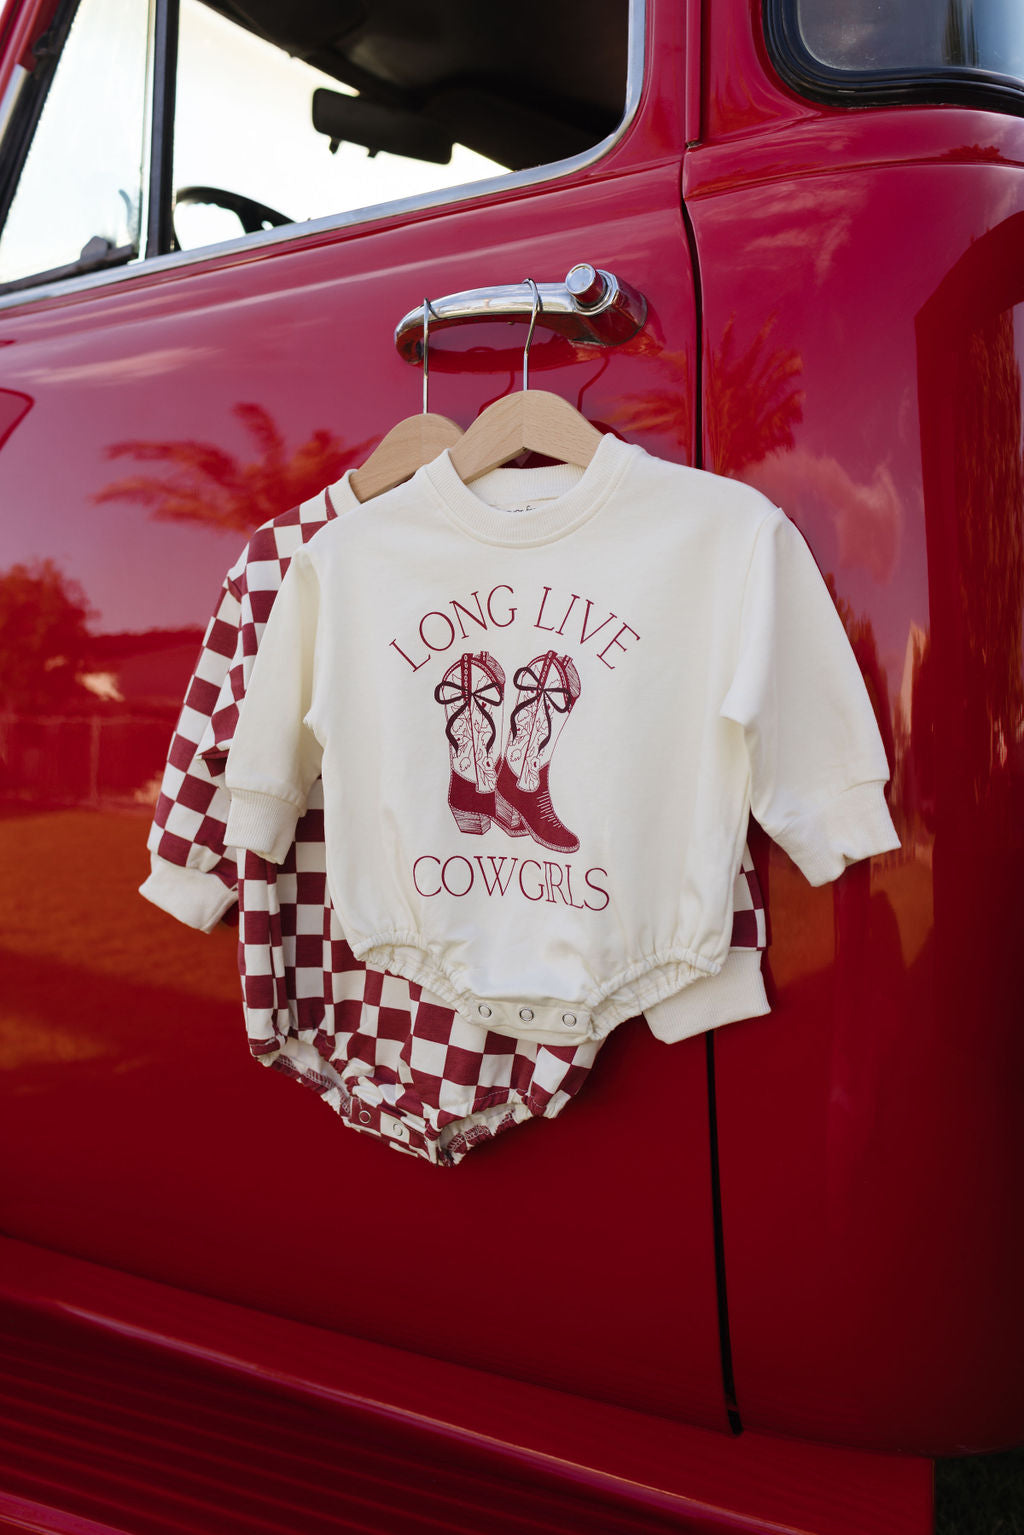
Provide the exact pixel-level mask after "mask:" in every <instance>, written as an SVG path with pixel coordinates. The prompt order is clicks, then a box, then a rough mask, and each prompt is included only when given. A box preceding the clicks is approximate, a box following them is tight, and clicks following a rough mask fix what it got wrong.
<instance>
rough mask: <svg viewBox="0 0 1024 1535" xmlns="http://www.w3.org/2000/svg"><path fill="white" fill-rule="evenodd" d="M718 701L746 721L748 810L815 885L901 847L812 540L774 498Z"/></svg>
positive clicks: (882, 762)
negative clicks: (728, 672)
mask: <svg viewBox="0 0 1024 1535" xmlns="http://www.w3.org/2000/svg"><path fill="white" fill-rule="evenodd" d="M721 713H722V715H723V716H725V718H726V719H730V720H734V721H735V722H736V724H737V725H739V726H740V727H741V728H742V730H743V733H744V737H745V740H746V746H747V752H748V755H749V759H750V785H751V790H750V798H751V808H752V810H753V813H754V815H755V816H756V817H757V819H758V821H759V822H760V823H761V825H762V826H763V827H764V829H765V831H766V832H767V833H768V834H769V836H771V837H773V838H774V839H775V841H776V842H778V843H779V844H780V846H781V847H783V848H784V849H785V851H786V852H787V853H788V854H789V856H790V857H791V858H792V859H793V861H794V863H796V864H797V866H798V867H799V868H800V870H801V871H802V872H803V874H804V875H805V877H806V878H807V880H808V881H809V882H810V883H811V884H812V885H823V884H826V883H827V882H828V881H829V880H833V879H836V878H837V877H838V876H839V875H840V874H841V873H842V872H843V870H844V868H846V866H847V864H850V863H855V862H856V861H857V860H858V859H861V858H868V857H870V856H871V855H872V854H875V853H883V852H888V851H889V850H890V849H892V848H897V847H899V838H898V837H897V835H896V831H895V828H894V826H893V824H892V819H891V817H890V815H889V811H888V808H887V806H886V803H885V799H884V797H883V792H882V791H883V787H884V785H885V783H886V781H887V780H888V777H889V766H888V763H887V761H886V757H885V749H884V747H883V745H882V739H881V736H880V734H879V731H878V726H877V724H876V722H875V716H874V712H873V711H872V708H871V701H870V699H869V698H868V693H867V689H866V687H865V686H864V679H863V678H862V677H861V674H860V669H859V668H858V666H857V662H856V660H855V658H854V655H853V651H852V649H851V647H850V643H849V641H848V639H847V637H846V632H845V630H844V629H843V625H842V622H841V620H840V618H839V614H838V613H837V612H836V609H835V605H834V603H833V601H832V599H831V597H830V596H829V593H828V589H827V587H826V586H825V583H824V581H823V580H822V578H821V575H820V573H819V571H818V568H817V566H816V565H815V563H814V560H813V558H812V557H811V553H810V550H809V549H808V548H807V545H806V544H805V543H804V541H803V539H802V538H801V537H800V534H799V533H798V532H797V530H796V528H795V527H794V526H793V524H792V523H791V522H790V521H789V519H788V518H787V517H785V516H784V515H783V514H782V512H780V511H778V510H777V509H776V510H775V511H774V512H773V513H772V514H771V515H769V516H768V517H766V518H765V520H764V521H763V522H762V524H761V526H760V528H759V529H758V533H757V536H756V539H755V543H754V548H753V552H752V555H751V560H750V566H749V569H748V571H747V577H746V584H745V589H744V594H743V604H742V613H741V621H740V633H739V649H738V659H737V664H736V668H735V672H734V674H733V676H732V679H731V682H730V685H729V689H728V692H727V695H726V698H725V701H724V702H723V704H722V706H721Z"/></svg>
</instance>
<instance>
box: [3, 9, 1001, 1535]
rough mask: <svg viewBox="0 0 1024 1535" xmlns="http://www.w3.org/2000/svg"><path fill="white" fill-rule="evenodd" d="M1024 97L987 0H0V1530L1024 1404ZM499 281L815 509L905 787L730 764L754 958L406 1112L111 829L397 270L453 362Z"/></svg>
mask: <svg viewBox="0 0 1024 1535" xmlns="http://www.w3.org/2000/svg"><path fill="white" fill-rule="evenodd" d="M1022 119H1024V21H1022V20H1020V19H1019V18H1018V16H1017V13H1016V11H1015V10H1014V9H1013V8H1012V7H1003V8H1001V9H999V8H992V9H991V10H990V11H989V10H985V11H982V9H981V8H980V7H978V8H975V7H974V6H973V5H972V4H971V3H970V0H949V3H948V4H945V3H943V4H941V5H940V4H939V3H938V0H927V3H918V4H914V5H911V4H910V3H909V0H907V3H903V4H900V5H897V6H894V7H891V8H889V10H888V11H887V12H885V13H884V14H881V13H879V11H878V8H877V7H876V6H875V5H874V4H873V3H872V4H868V3H866V0H839V3H835V0H832V3H825V0H763V3H759V4H753V3H750V0H704V3H701V0H682V3H676V0H673V3H669V0H600V3H598V4H596V5H590V6H587V7H583V6H581V5H579V4H578V3H575V0H564V3H563V0H556V3H555V4H554V5H550V4H549V5H545V6H539V5H535V4H533V3H529V4H527V5H526V7H525V8H523V7H520V8H518V9H517V10H516V11H515V12H514V13H509V14H508V15H504V14H503V13H498V12H496V11H492V10H484V9H481V8H480V7H478V6H474V5H472V4H462V3H457V0H429V3H428V4H419V5H415V6H413V5H408V4H406V3H405V0H310V3H308V4H303V5H301V6H297V7H296V6H288V5H284V4H282V3H280V0H244V3H241V0H218V3H216V4H214V3H206V0H151V3H149V4H146V3H144V0H79V3H74V0H7V6H6V9H5V10H4V11H3V14H2V18H0V508H2V517H3V536H2V556H0V567H2V568H0V662H2V664H0V843H2V846H3V849H4V859H3V866H4V868H5V870H7V873H8V878H7V881H6V886H5V894H4V896H3V897H2V905H3V924H2V931H0V952H2V957H3V973H4V980H3V986H2V992H0V1057H2V1060H3V1064H4V1068H5V1070H4V1079H5V1087H4V1099H5V1102H4V1113H3V1115H2V1118H0V1145H2V1156H3V1162H4V1165H5V1167H6V1168H7V1177H6V1178H5V1179H4V1180H3V1187H2V1190H0V1230H2V1233H3V1236H2V1239H0V1293H2V1295H3V1301H4V1304H3V1308H2V1313H0V1331H2V1334H3V1340H4V1341H3V1348H4V1356H5V1360H6V1365H5V1374H4V1380H5V1385H4V1388H3V1389H4V1402H5V1405H4V1407H3V1410H2V1412H0V1417H2V1419H3V1424H4V1426H3V1428H2V1430H0V1439H3V1440H5V1441H6V1442H7V1446H8V1449H7V1453H6V1454H5V1455H4V1456H3V1469H2V1470H0V1528H11V1529H40V1530H43V1529H45V1530H53V1531H66V1532H68V1535H70V1532H72V1531H78V1532H87V1531H88V1532H95V1535H100V1532H101V1531H115V1532H124V1535H141V1532H143V1531H144V1532H146V1535H148V1532H150V1531H153V1532H158V1531H159V1532H162V1531H165V1530H167V1531H170V1530H172V1529H173V1530H175V1531H185V1530H188V1531H203V1532H206V1531H213V1530H217V1531H222V1530H224V1531H226V1530H232V1531H234V1530H237V1531H239V1532H243V1531H245V1532H248V1531H250V1530H253V1531H255V1530H256V1529H262V1530H267V1529H270V1530H275V1531H276V1530H281V1531H286V1530H295V1529H297V1528H301V1529H303V1530H305V1529H310V1530H314V1529H315V1530H320V1529H323V1530H325V1531H326V1530H334V1529H337V1530H349V1529H351V1530H356V1529H359V1530H365V1531H372V1532H374V1535H385V1532H392V1531H396V1532H397V1531H402V1532H403V1535H404V1532H406V1531H410V1532H411V1531H418V1530H423V1531H427V1530H429V1529H438V1528H444V1529H449V1530H455V1529H458V1530H466V1531H484V1530H486V1531H488V1532H490V1531H499V1530H502V1531H503V1530H508V1531H519V1530H523V1531H525V1530H527V1529H550V1530H558V1531H569V1530H576V1529H579V1530H594V1529H600V1530H602V1531H604V1530H607V1531H618V1530H623V1531H626V1530H628V1531H634V1530H635V1531H652V1532H653V1531H656V1530H669V1529H680V1530H694V1531H698V1530H699V1531H703V1530H708V1531H710V1530H713V1529H714V1530H718V1529H729V1530H737V1531H740V1530H744V1531H768V1530H787V1531H790V1530H793V1531H795V1530H813V1531H815V1532H820V1535H847V1532H848V1535H862V1532H863V1531H864V1530H866V1529H871V1530H872V1531H877V1532H889V1531H891V1532H892V1535H904V1532H906V1535H910V1532H918V1531H920V1532H925V1531H927V1530H928V1529H930V1528H931V1474H932V1465H933V1462H934V1460H935V1458H936V1457H940V1456H949V1455H962V1454H967V1453H978V1452H981V1451H985V1450H993V1449H1000V1448H1006V1447H1009V1446H1012V1445H1013V1444H1015V1443H1016V1442H1019V1440H1020V1437H1021V1432H1022V1422H1024V1401H1022V1397H1021V1392H1020V1386H1019V1382H1020V1380H1021V1378H1022V1375H1024V1370H1022V1366H1024V1358H1022V1354H1024V1348H1022V1344H1024V1334H1022V1326H1021V1315H1020V1307H1019V1299H1018V1298H1019V1295H1020V1292H1021V1284H1022V1279H1024V1274H1022V1262H1021V1259H1022V1253H1021V1229H1022V1228H1021V1222H1020V1219H1019V1208H1020V1195H1021V1188H1022V1180H1021V1139H1020V1135H1019V1128H1018V1127H1019V1121H1020V1109H1021V1082H1022V1070H1021V1068H1022V1061H1021V1040H1022V1031H1021V1028H1020V1022H1021V1005H1020V1000H1019V990H1020V988H1019V981H1018V977H1017V974H1016V967H1017V964H1018V962H1019V951H1018V948H1017V942H1018V936H1019V929H1020V924H1021V919H1022V916H1024V904H1022V897H1021V878H1020V871H1021V865H1022V859H1024V831H1022V828H1024V815H1022V813H1021V812H1022V808H1024V807H1022V794H1024V672H1022V667H1024V651H1022V645H1024V462H1022V447H1021V441H1022V419H1024V418H1022V400H1021V349H1022V344H1024V340H1022V338H1024V308H1022V307H1021V306H1022V305H1024V275H1022V273H1024V261H1022V256H1024V120H1022ZM581 272H582V273H583V276H582V277H581V276H580V275H579V274H580V273H581ZM574 273H575V274H576V275H575V276H573V275H572V274H574ZM527 279H532V280H533V281H534V282H535V283H536V284H538V285H539V287H540V289H541V291H542V293H543V294H545V295H546V298H547V304H546V306H545V309H544V310H542V312H541V314H540V315H539V316H538V324H537V329H536V333H535V335H534V338H533V341H532V346H531V351H530V364H529V366H530V374H531V383H533V384H534V385H536V386H537V387H540V388H544V389H549V390H551V391H553V392H555V393H557V394H559V395H561V396H563V397H564V398H565V399H566V400H567V401H569V402H570V403H571V404H572V405H573V406H575V407H577V408H578V409H579V410H580V411H581V412H582V414H583V415H584V416H585V417H586V418H587V419H588V420H589V421H591V422H592V423H594V424H595V425H596V426H597V427H598V428H599V429H600V430H601V431H602V432H605V433H607V432H611V433H614V434H616V435H617V436H619V437H621V438H623V439H625V440H627V441H629V442H635V443H639V444H640V445H641V446H642V447H644V448H645V449H647V450H648V452H650V453H652V454H655V455H657V456H660V457H661V458H665V459H668V460H672V461H674V462H678V463H682V464H686V465H691V466H693V467H696V468H701V469H706V470H710V471H713V472H715V473H717V474H720V475H725V476H728V477H731V478H734V479H738V480H742V481H743V482H745V483H747V484H750V485H752V486H754V487H755V488H756V489H757V490H759V491H761V492H763V493H764V494H765V495H766V496H768V497H769V498H770V499H771V500H772V501H773V502H775V503H776V504H777V505H779V506H781V507H782V508H783V509H784V511H785V512H786V513H787V514H788V516H789V517H790V518H791V519H792V520H793V521H794V522H795V523H796V525H797V527H798V528H799V529H800V531H801V533H802V534H803V536H804V538H805V539H806V541H807V543H808V545H809V547H810V549H811V552H812V554H813V556H814V558H815V560H816V561H817V564H818V567H819V569H820V571H821V572H822V574H823V576H824V577H825V580H826V582H827V584H828V586H829V590H830V592H831V593H832V596H833V598H834V600H835V604H836V607H837V609H838V611H839V614H840V616H841V618H842V620H843V623H844V625H845V627H846V632H847V636H848V638H849V640H850V643H851V645H852V647H853V650H854V653H855V655H856V658H857V661H858V663H859V665H860V668H861V671H862V673H863V675H864V678H865V682H866V684H867V687H868V691H869V693H870V696H871V699H872V703H873V706H874V708H875V712H876V717H877V719H878V722H879V727H880V730H881V734H882V738H883V741H884V743H885V747H886V752H887V756H888V759H889V765H890V771H891V780H890V791H889V803H890V810H891V813H892V815H893V819H894V822H895V824H896V827H897V830H898V832H899V836H900V842H901V847H900V850H899V852H895V853H890V854H885V855H883V856H880V857H877V858H874V859H872V860H870V861H869V862H865V863H860V864H857V865H855V866H854V867H852V868H851V869H849V870H848V871H847V872H846V873H845V874H843V875H842V876H841V878H840V879H839V880H838V881H837V882H836V883H835V884H831V885H825V886H822V887H819V888H811V887H810V886H809V885H808V884H807V882H806V881H805V880H804V879H803V877H802V876H801V874H800V873H799V871H798V870H797V869H796V868H795V866H794V865H793V864H792V863H791V862H790V860H789V859H788V858H787V856H786V854H785V853H784V852H783V851H782V850H781V849H780V848H779V847H778V846H777V845H776V844H774V843H772V842H771V841H770V840H769V839H768V838H767V837H766V836H765V835H764V834H763V832H761V831H760V829H759V828H758V827H757V825H756V823H752V825H751V831H750V842H749V846H750V851H751V857H752V862H753V868H754V870H755V872H756V880H757V884H758V887H759V891H760V897H761V900H762V901H763V908H764V911H765V914H766V919H767V923H766V932H765V937H766V940H767V946H766V948H765V951H764V960H763V973H764V976H765V983H766V988H767V993H768V997H769V1001H770V1003H771V1012H770V1014H768V1015H766V1016H763V1017H757V1018H750V1019H744V1020H739V1021H735V1022H732V1023H729V1024H728V1025H726V1026H725V1027H722V1028H718V1029H715V1030H712V1031H710V1032H707V1033H704V1034H700V1035H698V1036H695V1037H692V1038H689V1039H685V1040H683V1041H681V1042H680V1043H677V1044H674V1045H670V1046H667V1045H665V1044H664V1043H662V1042H661V1041H659V1040H657V1039H655V1038H654V1037H653V1036H652V1034H651V1032H650V1031H649V1030H648V1029H647V1028H646V1027H645V1025H644V1023H643V1021H642V1020H641V1019H636V1020H633V1021H631V1022H629V1023H626V1024H624V1025H622V1026H621V1027H620V1028H618V1029H617V1030H616V1031H615V1033H614V1035H613V1036H612V1037H611V1038H610V1039H609V1041H608V1042H607V1044H606V1045H605V1046H604V1047H603V1048H602V1050H601V1052H600V1054H599V1056H598V1058H597V1060H596V1062H595V1064H594V1067H593V1070H592V1072H591V1073H590V1078H589V1080H588V1082H587V1084H586V1087H585V1089H584V1090H583V1091H582V1092H581V1093H580V1094H579V1096H578V1098H577V1099H576V1101H574V1102H573V1103H572V1104H570V1105H569V1106H568V1107H567V1109H566V1110H565V1112H564V1113H562V1114H561V1115H560V1116H559V1117H558V1118H557V1119H553V1120H551V1121H550V1122H543V1123H539V1122H538V1123H532V1124H527V1125H525V1126H520V1127H519V1128H517V1129H516V1130H514V1131H513V1132H511V1133H509V1134H507V1135H503V1136H502V1137H500V1138H498V1139H496V1140H495V1141H494V1143H493V1144H489V1145H487V1146H484V1147H481V1148H480V1149H479V1150H477V1151H475V1152H474V1153H473V1154H472V1155H471V1156H470V1157H468V1158H467V1159H466V1161H465V1162H464V1163H463V1164H460V1166H459V1167H457V1168H452V1169H441V1168H438V1167H435V1166H431V1165H428V1164H427V1163H426V1162H425V1161H423V1160H417V1159H415V1158H412V1157H407V1156H399V1155H396V1154H395V1153H394V1151H393V1150H391V1149H390V1148H388V1147H386V1146H384V1145H382V1144H381V1143H380V1142H379V1141H376V1140H374V1139H373V1138H372V1137H370V1136H364V1135H360V1134H357V1133H353V1131H352V1130H351V1129H350V1128H348V1127H347V1126H344V1125H342V1124H341V1123H340V1122H339V1121H338V1119H337V1117H336V1116H334V1115H332V1114H331V1113H330V1112H329V1110H328V1109H327V1108H325V1107H324V1105H322V1104H320V1103H317V1102H316V1101H315V1096H314V1095H311V1094H309V1093H307V1092H304V1091H300V1090H299V1087H298V1086H296V1085H295V1084H293V1083H291V1082H289V1081H288V1080H286V1078H285V1077H283V1076H282V1075H281V1074H279V1073H274V1072H268V1071H263V1070H260V1069H259V1068H258V1066H257V1064H256V1063H255V1062H253V1060H252V1059H251V1057H250V1054H249V1051H248V1050H247V1048H246V1042H245V1037H244V1030H243V1028H242V1023H241V1011H240V997H239V978H238V970H237V962H236V949H237V945H238V932H237V929H236V928H235V927H233V926H232V925H231V921H230V915H229V916H228V918H227V920H225V921H223V922H221V923H219V924H218V925H217V926H216V928H215V929H214V931H212V932H210V933H200V932H197V931H195V930H194V929H192V928H189V927H187V926H184V925H182V924H180V923H176V922H175V921H173V920H172V918H171V917H170V916H168V915H167V914H166V913H165V912H162V911H160V910H157V909H156V908H155V907H153V906H152V905H151V904H147V903H146V902H145V901H143V900H142V899H141V898H140V896H139V894H138V887H139V885H140V883H141V882H142V881H143V880H144V879H145V877H146V873H147V869H148V855H147V852H146V841H147V830H148V827H149V825H150V823H151V821H152V819H153V817H154V814H155V812H156V809H157V804H158V799H159V795H160V792H161V782H162V778H163V774H164V769H165V762H166V758H167V752H168V746H169V743H170V741H171V738H172V735H173V733H174V731H175V728H176V722H177V721H178V718H179V714H180V711H181V707H182V700H183V697H184V695H185V691H186V688H187V686H188V684H189V679H190V676H191V674H192V670H193V667H194V665H195V661H196V656H197V653H198V651H199V648H200V645H201V643H202V640H203V635H204V631H205V630H206V627H207V624H208V622H209V620H210V616H211V614H212V613H213V612H214V609H215V607H216V603H217V598H218V593H219V591H220V589H221V583H222V579H223V576H224V573H225V571H227V570H228V568H229V567H230V566H231V564H232V562H233V561H234V560H235V559H236V557H237V556H238V552H239V549H240V548H241V546H242V545H243V544H244V543H245V541H246V540H247V539H248V538H249V536H250V535H251V533H252V532H253V530H254V529H256V528H257V527H258V526H259V525H261V524H263V523H265V522H266V521H267V519H269V518H273V517H276V516H278V515H279V514H282V513H285V512H287V511H288V510H289V509H290V508H294V507H297V506H299V505H300V504H302V503H304V502H306V501H307V500H308V499H309V498H311V497H314V496H316V495H317V494H319V493H320V492H321V491H322V490H323V488H324V487H325V486H328V485H330V484H332V483H334V482H335V481H337V479H338V478H339V477H340V476H341V475H342V474H343V473H344V472H345V471H346V470H348V469H351V468H355V467H356V466H358V465H359V464H361V463H363V462H364V461H365V459H366V458H367V456H368V455H369V453H370V452H371V451H372V449H373V448H374V447H375V446H376V445H377V444H378V443H379V442H380V440H381V439H382V438H383V437H384V435H385V433H386V432H387V431H388V430H389V428H391V427H392V426H393V425H394V424H395V422H396V421H398V420H399V419H401V418H403V417H406V416H409V415H412V414H414V413H415V412H416V411H418V410H419V409H420V406H421V402H422V401H423V394H422V385H423V362H424V348H423V345H422V339H423V336H422V328H421V325H422V315H423V307H424V304H425V302H428V301H429V312H430V314H431V315H433V316H434V318H433V321H432V324H431V329H430V344H429V352H428V354H427V356H428V359H429V406H430V408H431V410H433V411H436V412H440V413H443V414H444V415H446V416H449V417H451V418H452V419H453V420H454V421H455V422H456V423H458V424H459V425H460V426H463V427H466V426H468V425H469V424H470V422H472V421H473V419H474V418H475V417H476V416H477V415H478V413H479V412H480V411H481V409H482V408H483V407H484V406H486V405H487V404H488V403H490V402H492V401H494V400H496V399H499V398H500V397H502V396H503V395H505V394H507V393H509V392H511V391H513V390H517V389H519V388H520V387H521V386H522V376H521V375H522V360H523V345H524V340H525V331H526V324H527V322H528V321H529V318H530V313H531V290H530V289H529V287H528V286H526V285H525V283H526V280H527ZM623 316H625V319H624V318H623ZM33 1521H34V1522H33Z"/></svg>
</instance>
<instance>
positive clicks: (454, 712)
mask: <svg viewBox="0 0 1024 1535" xmlns="http://www.w3.org/2000/svg"><path fill="white" fill-rule="evenodd" d="M434 697H435V698H436V699H437V701H438V703H439V704H442V705H443V706H444V712H445V735H446V736H447V737H448V748H449V754H450V757H451V779H450V782H449V786H448V805H449V807H450V809H451V813H452V815H453V816H454V817H455V824H456V826H457V827H458V828H459V830H460V831H464V832H470V833H472V834H473V835H474V836H476V835H480V834H481V833H483V832H485V831H486V830H487V828H488V827H489V826H490V824H491V821H492V820H493V818H494V788H495V783H496V781H497V776H498V760H499V756H500V752H501V734H502V720H503V700H504V697H505V673H504V671H503V670H502V668H501V665H500V663H499V662H498V661H496V660H495V658H494V657H493V656H492V655H489V654H488V653H487V651H486V650H481V651H479V652H477V654H476V655H473V654H471V653H469V652H467V653H466V654H465V655H463V656H460V657H459V659H458V660H457V661H456V662H455V663H454V665H452V666H450V667H449V668H448V670H447V671H446V672H445V674H444V676H443V677H442V679H441V681H440V682H439V683H438V685H437V687H436V688H435V689H434ZM495 714H496V715H497V719H496V720H495ZM525 829H526V828H525V827H524V828H523V831H524V832H525ZM514 835H516V836H519V835H522V833H521V832H516V833H514Z"/></svg>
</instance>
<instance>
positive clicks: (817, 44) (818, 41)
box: [765, 0, 1024, 113]
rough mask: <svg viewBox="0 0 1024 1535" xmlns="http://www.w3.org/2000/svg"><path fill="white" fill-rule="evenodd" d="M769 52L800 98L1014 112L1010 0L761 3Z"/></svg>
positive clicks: (1019, 12)
mask: <svg viewBox="0 0 1024 1535" xmlns="http://www.w3.org/2000/svg"><path fill="white" fill-rule="evenodd" d="M765 23H766V31H767V35H768V40H769V45H770V47H771V49H772V53H773V55H774V58H775V62H776V64H777V66H778V68H779V70H780V72H781V73H782V74H783V76H784V77H785V78H786V79H787V80H788V81H789V83H790V84H792V85H793V86H794V87H795V88H796V89H797V90H799V91H801V93H802V94H804V95H809V96H812V97H815V98H816V99H819V100H826V101H831V102H834V103H837V104H844V103H845V104H847V105H851V106H852V105H857V106H863V105H867V104H876V103H877V104H884V103H885V102H890V103H891V102H897V101H936V102H943V101H945V102H951V103H956V102H963V103H964V104H967V105H975V106H981V107H989V108H994V109H995V110H997V111H1004V112H1015V113H1024V7H1022V6H1021V4H1020V0H894V3H891V4H887V5H879V4H878V0H765Z"/></svg>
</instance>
